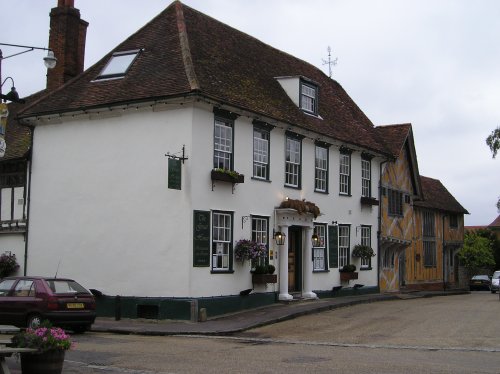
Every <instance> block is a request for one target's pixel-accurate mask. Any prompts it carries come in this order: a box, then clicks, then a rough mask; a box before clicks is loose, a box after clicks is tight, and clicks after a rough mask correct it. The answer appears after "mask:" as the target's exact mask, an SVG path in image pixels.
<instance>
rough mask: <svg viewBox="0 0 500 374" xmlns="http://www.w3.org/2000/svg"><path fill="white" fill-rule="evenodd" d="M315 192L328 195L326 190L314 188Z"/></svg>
mask: <svg viewBox="0 0 500 374" xmlns="http://www.w3.org/2000/svg"><path fill="white" fill-rule="evenodd" d="M314 192H316V193H321V194H323V195H328V191H320V190H314Z"/></svg>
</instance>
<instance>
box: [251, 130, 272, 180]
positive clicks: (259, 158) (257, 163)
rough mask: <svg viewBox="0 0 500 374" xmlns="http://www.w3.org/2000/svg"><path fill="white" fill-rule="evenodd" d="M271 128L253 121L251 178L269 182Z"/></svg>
mask: <svg viewBox="0 0 500 374" xmlns="http://www.w3.org/2000/svg"><path fill="white" fill-rule="evenodd" d="M271 129H272V126H270V125H267V124H266V123H263V122H262V123H260V122H258V121H254V127H253V177H254V178H255V179H262V180H269V150H270V144H269V141H270V130H271Z"/></svg>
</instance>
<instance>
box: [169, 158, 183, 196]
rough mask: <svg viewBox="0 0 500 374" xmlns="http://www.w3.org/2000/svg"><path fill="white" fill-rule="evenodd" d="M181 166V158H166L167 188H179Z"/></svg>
mask: <svg viewBox="0 0 500 374" xmlns="http://www.w3.org/2000/svg"><path fill="white" fill-rule="evenodd" d="M181 180H182V168H181V160H177V159H174V158H169V159H168V188H170V189H174V190H180V189H181Z"/></svg>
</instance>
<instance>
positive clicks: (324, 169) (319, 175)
mask: <svg viewBox="0 0 500 374" xmlns="http://www.w3.org/2000/svg"><path fill="white" fill-rule="evenodd" d="M327 179H328V149H327V148H324V147H318V146H316V158H315V177H314V188H315V189H316V190H317V191H321V192H326V191H327Z"/></svg>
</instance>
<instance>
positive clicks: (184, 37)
mask: <svg viewBox="0 0 500 374" xmlns="http://www.w3.org/2000/svg"><path fill="white" fill-rule="evenodd" d="M174 4H175V13H176V17H177V28H178V29H179V41H180V43H181V53H182V60H183V61H184V68H185V69H186V77H187V79H188V82H189V85H190V86H191V90H193V91H198V90H199V89H200V84H199V83H198V79H197V77H196V72H195V69H194V64H193V58H192V55H191V49H190V47H189V37H188V33H187V30H186V22H185V20H184V12H183V9H182V8H183V6H184V5H183V4H182V3H181V2H180V1H179V0H176V1H175V3H174Z"/></svg>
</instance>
